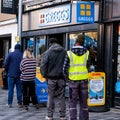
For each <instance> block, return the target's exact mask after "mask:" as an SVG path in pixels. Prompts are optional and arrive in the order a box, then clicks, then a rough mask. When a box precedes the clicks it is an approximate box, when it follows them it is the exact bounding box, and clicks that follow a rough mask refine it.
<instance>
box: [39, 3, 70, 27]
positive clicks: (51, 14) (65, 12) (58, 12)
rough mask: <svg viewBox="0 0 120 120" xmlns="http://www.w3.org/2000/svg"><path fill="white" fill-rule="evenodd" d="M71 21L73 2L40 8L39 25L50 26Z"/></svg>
mask: <svg viewBox="0 0 120 120" xmlns="http://www.w3.org/2000/svg"><path fill="white" fill-rule="evenodd" d="M70 21H71V4H68V5H62V6H58V7H54V8H48V9H44V10H40V14H39V26H48V25H55V24H62V23H69V22H70Z"/></svg>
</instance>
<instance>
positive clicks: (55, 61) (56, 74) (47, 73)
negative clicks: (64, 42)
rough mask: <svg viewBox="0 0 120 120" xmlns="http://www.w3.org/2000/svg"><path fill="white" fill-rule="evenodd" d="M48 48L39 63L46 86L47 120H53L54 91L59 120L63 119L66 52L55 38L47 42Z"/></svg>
mask: <svg viewBox="0 0 120 120" xmlns="http://www.w3.org/2000/svg"><path fill="white" fill-rule="evenodd" d="M49 43H50V48H49V49H48V50H47V51H46V52H45V53H43V56H42V58H41V63H40V72H41V74H42V76H43V77H45V78H46V80H47V84H48V102H47V116H46V119H47V120H53V113H54V105H55V103H54V98H55V91H57V92H58V93H57V97H58V98H59V113H60V120H64V119H65V117H66V116H65V114H66V104H65V79H64V76H63V73H62V66H63V62H64V57H65V55H66V51H65V50H64V48H63V47H62V46H61V45H60V41H59V40H58V39H56V38H51V39H50V40H49Z"/></svg>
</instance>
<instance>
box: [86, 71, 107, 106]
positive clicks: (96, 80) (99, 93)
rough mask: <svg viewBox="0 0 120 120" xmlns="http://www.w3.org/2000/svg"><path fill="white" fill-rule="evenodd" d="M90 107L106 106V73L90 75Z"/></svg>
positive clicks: (92, 73)
mask: <svg viewBox="0 0 120 120" xmlns="http://www.w3.org/2000/svg"><path fill="white" fill-rule="evenodd" d="M88 92H89V96H88V106H99V105H104V104H105V73H104V72H91V73H89V85H88Z"/></svg>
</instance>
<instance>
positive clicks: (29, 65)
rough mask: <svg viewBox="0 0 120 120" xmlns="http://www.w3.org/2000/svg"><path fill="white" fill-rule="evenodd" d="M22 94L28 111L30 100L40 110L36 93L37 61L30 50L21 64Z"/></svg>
mask: <svg viewBox="0 0 120 120" xmlns="http://www.w3.org/2000/svg"><path fill="white" fill-rule="evenodd" d="M20 70H21V76H20V78H21V80H22V90H23V91H22V93H23V107H24V109H25V110H26V111H28V106H29V104H30V98H31V100H32V103H33V105H35V107H36V109H38V108H39V105H38V101H37V96H36V91H35V77H36V59H35V58H34V56H33V53H32V51H31V50H30V49H26V50H25V51H24V53H23V59H22V61H21V63H20Z"/></svg>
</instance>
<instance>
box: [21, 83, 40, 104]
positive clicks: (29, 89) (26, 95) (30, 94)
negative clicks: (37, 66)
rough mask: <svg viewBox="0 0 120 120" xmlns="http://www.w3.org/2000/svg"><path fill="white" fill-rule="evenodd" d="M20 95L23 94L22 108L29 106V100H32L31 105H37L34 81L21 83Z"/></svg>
mask: <svg viewBox="0 0 120 120" xmlns="http://www.w3.org/2000/svg"><path fill="white" fill-rule="evenodd" d="M22 93H23V105H24V106H28V105H29V103H30V98H31V100H32V104H33V105H36V104H38V101H37V96H36V91H35V82H34V81H22Z"/></svg>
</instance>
